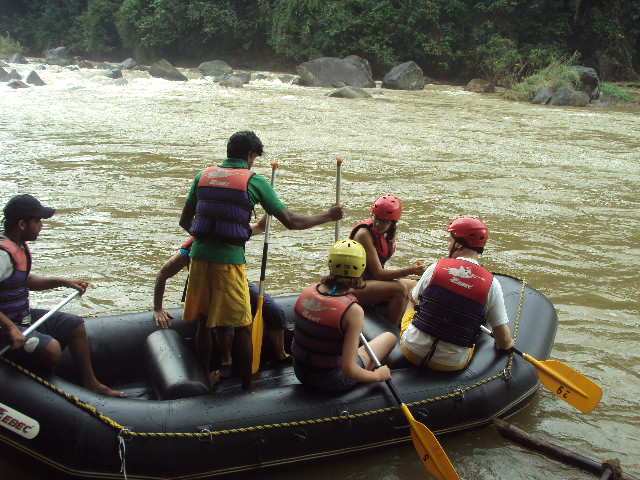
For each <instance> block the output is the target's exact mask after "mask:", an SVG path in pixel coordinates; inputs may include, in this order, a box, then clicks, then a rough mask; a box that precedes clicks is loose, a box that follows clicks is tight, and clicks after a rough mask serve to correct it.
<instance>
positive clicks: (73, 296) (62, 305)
mask: <svg viewBox="0 0 640 480" xmlns="http://www.w3.org/2000/svg"><path fill="white" fill-rule="evenodd" d="M78 295H80V290H76V291H75V292H73V293H72V294H71V295H69V296H68V297H67V298H65V299H64V300H62V301H61V302H60V303H59V304H58V305H56V306H55V307H53V308H52V309H51V310H49V311H48V312H47V313H45V314H44V315H43V316H42V317H41V318H40V319H39V320H38V321H37V322H35V323H33V324H31V325H30V326H29V328H27V329H26V330H25V331H23V332H22V334H23V335H24V336H25V337H26V336H27V335H29V334H30V333H31V332H33V331H34V330H35V329H37V328H38V327H39V326H40V325H42V324H43V323H44V322H46V321H47V320H49V318H50V317H51V315H53V314H54V313H56V312H57V311H58V310H60V309H61V308H62V307H64V306H65V305H66V304H67V303H69V302H70V301H71V300H73V299H74V298H75V297H77V296H78ZM10 349H11V345H7V346H5V347H4V348H3V349H2V350H0V357H2V356H3V355H4V354H5V353H7V352H8V351H9V350H10Z"/></svg>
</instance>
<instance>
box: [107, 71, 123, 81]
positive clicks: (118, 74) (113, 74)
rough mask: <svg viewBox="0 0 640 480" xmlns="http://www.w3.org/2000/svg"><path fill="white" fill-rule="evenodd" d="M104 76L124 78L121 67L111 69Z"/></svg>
mask: <svg viewBox="0 0 640 480" xmlns="http://www.w3.org/2000/svg"><path fill="white" fill-rule="evenodd" d="M104 76H105V77H109V78H113V79H114V80H115V79H118V78H122V70H120V69H119V68H114V69H113V70H109V71H108V72H107V73H105V74H104Z"/></svg>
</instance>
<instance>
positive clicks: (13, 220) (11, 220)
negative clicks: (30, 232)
mask: <svg viewBox="0 0 640 480" xmlns="http://www.w3.org/2000/svg"><path fill="white" fill-rule="evenodd" d="M34 218H36V217H26V218H20V217H7V216H5V217H4V220H3V223H2V224H3V226H4V231H5V233H8V232H10V231H11V230H13V229H14V228H16V227H17V226H18V222H19V221H20V220H24V221H25V223H29V222H30V221H31V220H33V219H34Z"/></svg>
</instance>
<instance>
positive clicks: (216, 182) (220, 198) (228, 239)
mask: <svg viewBox="0 0 640 480" xmlns="http://www.w3.org/2000/svg"><path fill="white" fill-rule="evenodd" d="M253 175H254V173H253V172H252V171H251V170H248V169H246V168H223V167H208V168H206V169H205V170H204V171H203V172H202V175H201V176H200V181H199V182H198V188H197V190H196V196H197V203H196V213H195V216H194V218H193V222H192V223H191V230H190V233H191V235H193V236H194V237H196V238H214V239H216V240H219V241H221V242H224V243H228V244H231V245H238V246H244V244H245V243H246V241H247V240H248V239H249V237H251V227H250V226H249V221H250V220H251V212H252V210H253V205H252V204H251V202H250V200H249V194H248V192H247V188H248V185H249V179H250V178H251V177H252V176H253Z"/></svg>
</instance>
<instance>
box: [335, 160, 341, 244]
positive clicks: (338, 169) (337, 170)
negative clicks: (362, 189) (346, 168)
mask: <svg viewBox="0 0 640 480" xmlns="http://www.w3.org/2000/svg"><path fill="white" fill-rule="evenodd" d="M340 167H342V157H336V205H340V179H341V172H340V170H341V169H340ZM338 240H340V220H336V242H337V241H338Z"/></svg>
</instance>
